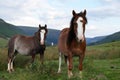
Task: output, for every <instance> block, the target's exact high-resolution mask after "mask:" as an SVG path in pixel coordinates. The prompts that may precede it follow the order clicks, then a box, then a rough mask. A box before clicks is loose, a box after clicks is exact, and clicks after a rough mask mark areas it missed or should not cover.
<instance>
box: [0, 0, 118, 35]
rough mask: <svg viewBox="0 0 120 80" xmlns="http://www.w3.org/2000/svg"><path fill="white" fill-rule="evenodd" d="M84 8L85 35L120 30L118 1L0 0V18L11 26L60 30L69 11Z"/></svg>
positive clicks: (69, 13)
mask: <svg viewBox="0 0 120 80" xmlns="http://www.w3.org/2000/svg"><path fill="white" fill-rule="evenodd" d="M84 9H86V10H87V19H88V24H87V26H86V36H87V37H95V36H103V35H109V34H112V33H114V32H117V31H120V0H0V18H2V19H4V20H5V21H6V22H9V23H12V24H14V25H21V26H32V27H38V25H39V24H41V25H44V24H47V26H48V28H52V29H59V30H62V29H63V28H65V27H69V23H70V20H71V18H72V10H75V11H76V12H80V11H83V10H84Z"/></svg>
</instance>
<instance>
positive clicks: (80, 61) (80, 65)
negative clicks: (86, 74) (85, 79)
mask: <svg viewBox="0 0 120 80" xmlns="http://www.w3.org/2000/svg"><path fill="white" fill-rule="evenodd" d="M83 59H84V54H83V55H80V57H79V71H80V72H79V75H80V76H79V77H80V78H81V79H82V63H83Z"/></svg>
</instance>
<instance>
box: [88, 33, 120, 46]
mask: <svg viewBox="0 0 120 80" xmlns="http://www.w3.org/2000/svg"><path fill="white" fill-rule="evenodd" d="M115 41H120V32H116V33H114V34H111V35H108V36H106V37H105V38H103V39H101V40H99V41H96V42H92V43H90V44H89V45H96V44H103V43H108V42H115Z"/></svg>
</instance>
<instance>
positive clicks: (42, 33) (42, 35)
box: [40, 30, 45, 45]
mask: <svg viewBox="0 0 120 80" xmlns="http://www.w3.org/2000/svg"><path fill="white" fill-rule="evenodd" d="M40 34H41V35H40V37H41V41H40V43H41V44H42V45H43V44H44V36H45V35H44V34H45V30H41V32H40Z"/></svg>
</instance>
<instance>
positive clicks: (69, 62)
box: [67, 55, 73, 78]
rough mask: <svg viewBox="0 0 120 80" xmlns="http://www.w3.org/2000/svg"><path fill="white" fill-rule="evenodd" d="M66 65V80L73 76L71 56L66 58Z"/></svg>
mask: <svg viewBox="0 0 120 80" xmlns="http://www.w3.org/2000/svg"><path fill="white" fill-rule="evenodd" d="M67 65H68V78H71V77H72V76H73V73H72V67H73V64H72V55H69V56H68V60H67Z"/></svg>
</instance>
